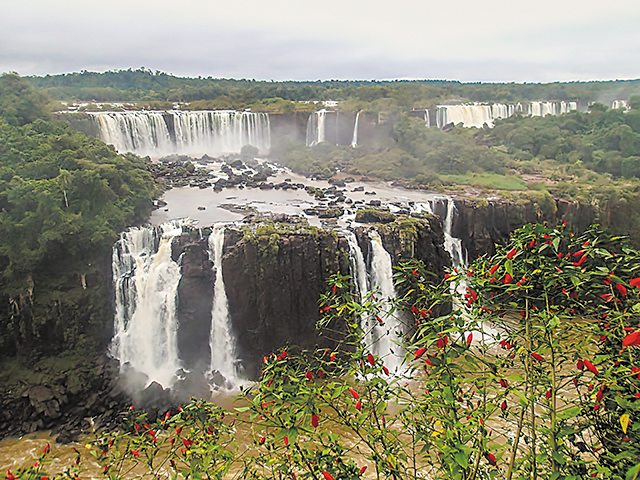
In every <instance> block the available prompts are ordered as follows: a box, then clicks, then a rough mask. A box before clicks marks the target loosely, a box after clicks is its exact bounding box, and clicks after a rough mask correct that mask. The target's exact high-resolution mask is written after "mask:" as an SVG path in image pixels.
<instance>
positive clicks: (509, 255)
mask: <svg viewBox="0 0 640 480" xmlns="http://www.w3.org/2000/svg"><path fill="white" fill-rule="evenodd" d="M516 253H517V251H516V249H515V248H512V249H511V251H510V252H509V253H507V258H508V259H509V260H511V259H512V258H513V257H514V256H515V255H516Z"/></svg>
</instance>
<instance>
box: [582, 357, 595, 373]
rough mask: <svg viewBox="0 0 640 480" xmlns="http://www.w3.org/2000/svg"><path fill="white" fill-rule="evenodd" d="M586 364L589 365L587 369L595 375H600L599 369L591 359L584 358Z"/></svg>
mask: <svg viewBox="0 0 640 480" xmlns="http://www.w3.org/2000/svg"><path fill="white" fill-rule="evenodd" d="M584 366H585V367H587V369H588V370H589V371H590V372H591V373H593V374H594V375H598V369H597V368H596V366H595V365H594V364H593V363H591V362H590V361H589V360H584Z"/></svg>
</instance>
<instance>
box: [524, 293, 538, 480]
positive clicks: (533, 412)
mask: <svg viewBox="0 0 640 480" xmlns="http://www.w3.org/2000/svg"><path fill="white" fill-rule="evenodd" d="M525 336H526V338H527V351H528V354H527V357H526V362H525V376H526V379H527V381H528V383H529V385H528V387H529V401H530V402H531V412H530V415H531V425H530V428H531V429H530V435H531V478H532V479H533V480H535V479H536V477H537V471H536V470H537V468H536V405H535V402H534V401H533V395H534V393H535V388H534V386H533V381H531V379H530V377H529V374H530V373H531V352H532V350H533V345H532V341H531V321H530V319H529V299H528V298H527V299H526V316H525Z"/></svg>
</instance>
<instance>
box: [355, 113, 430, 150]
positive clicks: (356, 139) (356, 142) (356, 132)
mask: <svg viewBox="0 0 640 480" xmlns="http://www.w3.org/2000/svg"><path fill="white" fill-rule="evenodd" d="M361 113H362V110H360V111H359V112H358V113H356V120H355V122H354V123H353V137H352V138H351V146H352V147H353V148H356V147H357V146H358V120H360V114H361ZM427 113H428V112H427Z"/></svg>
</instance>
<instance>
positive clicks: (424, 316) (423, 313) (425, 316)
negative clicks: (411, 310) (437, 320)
mask: <svg viewBox="0 0 640 480" xmlns="http://www.w3.org/2000/svg"><path fill="white" fill-rule="evenodd" d="M420 316H421V317H422V318H427V317H428V316H429V315H427V312H425V311H424V310H420Z"/></svg>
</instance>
